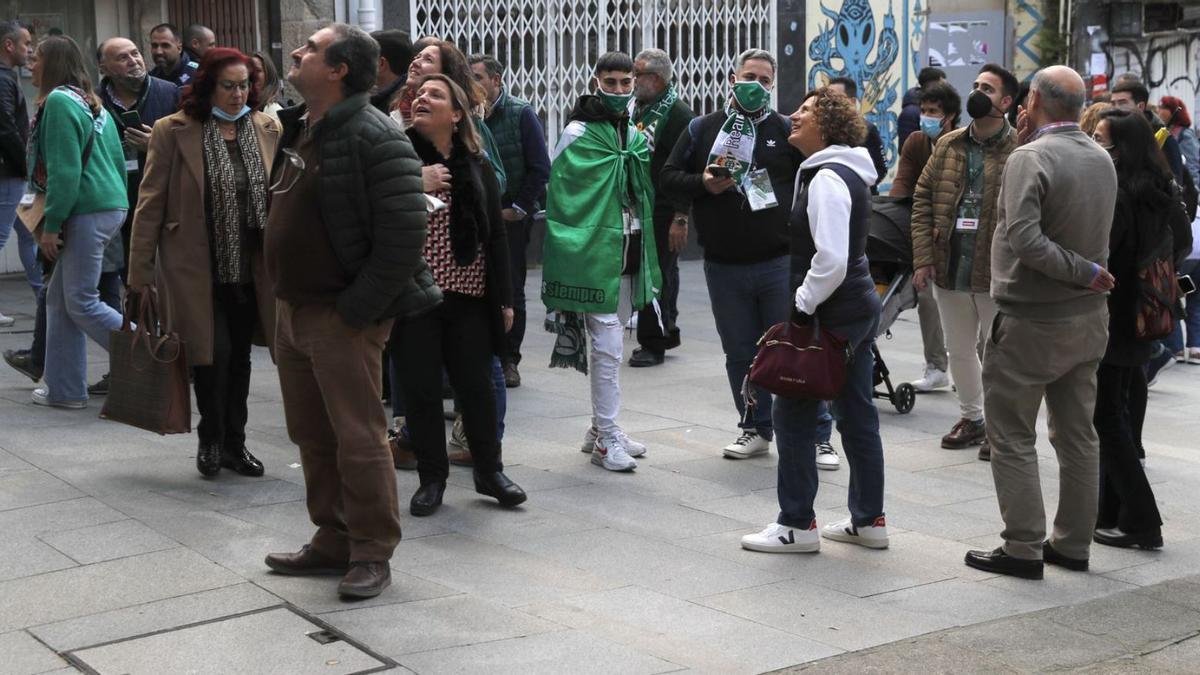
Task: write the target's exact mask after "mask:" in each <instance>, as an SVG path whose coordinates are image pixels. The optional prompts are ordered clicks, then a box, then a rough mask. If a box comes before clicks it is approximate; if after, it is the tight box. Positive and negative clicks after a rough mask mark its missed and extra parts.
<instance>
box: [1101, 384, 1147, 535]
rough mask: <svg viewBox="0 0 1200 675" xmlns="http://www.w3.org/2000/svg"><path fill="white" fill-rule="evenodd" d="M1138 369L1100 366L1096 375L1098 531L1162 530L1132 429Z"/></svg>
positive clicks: (1131, 531) (1141, 531)
mask: <svg viewBox="0 0 1200 675" xmlns="http://www.w3.org/2000/svg"><path fill="white" fill-rule="evenodd" d="M1144 377H1145V376H1144V374H1143V373H1142V369H1141V367H1140V366H1133V367H1123V366H1110V365H1105V364H1100V368H1099V369H1098V370H1097V371H1096V413H1095V415H1094V416H1093V419H1092V421H1093V422H1094V423H1095V425H1096V433H1097V434H1099V436H1100V510H1099V512H1098V513H1097V515H1096V527H1097V528H1104V529H1107V528H1111V527H1119V528H1121V530H1122V531H1124V532H1128V533H1135V534H1136V533H1143V532H1154V533H1157V532H1159V530H1160V528H1161V527H1162V517H1161V516H1160V515H1159V513H1158V505H1157V504H1155V502H1154V491H1153V490H1152V489H1151V488H1150V481H1149V480H1147V479H1146V471H1145V470H1144V469H1143V468H1142V464H1141V462H1139V461H1138V454H1137V447H1136V446H1135V445H1134V439H1133V430H1132V427H1131V426H1130V411H1129V393H1130V390H1131V389H1132V388H1133V387H1134V386H1135V382H1136V380H1138V379H1140V378H1144Z"/></svg>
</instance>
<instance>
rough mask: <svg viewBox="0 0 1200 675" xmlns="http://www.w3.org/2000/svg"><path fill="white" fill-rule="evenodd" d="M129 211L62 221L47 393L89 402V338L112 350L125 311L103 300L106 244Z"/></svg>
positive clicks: (49, 306)
mask: <svg viewBox="0 0 1200 675" xmlns="http://www.w3.org/2000/svg"><path fill="white" fill-rule="evenodd" d="M124 220H125V211H124V209H121V210H116V211H100V212H98V213H86V214H80V215H75V216H71V217H70V218H68V219H67V221H66V222H65V223H64V224H63V232H64V233H65V239H66V246H64V247H63V249H62V251H60V252H59V256H58V262H57V263H56V264H55V266H54V275H53V276H52V277H50V287H49V288H48V289H47V291H46V371H45V381H46V389H47V392H48V394H47V397H48V398H49V399H50V400H52V401H62V402H75V401H87V338H89V337H90V338H92V339H93V340H95V341H96V343H97V344H99V345H100V346H101V347H104V348H105V349H108V338H109V333H110V332H111V331H114V330H117V329H118V328H120V327H121V315H120V313H118V312H117V311H116V310H114V309H113V308H112V307H109V306H108V305H106V304H104V303H103V302H100V292H99V291H98V290H97V289H96V287H97V285H98V284H99V283H100V265H101V261H102V259H103V257H104V247H105V246H107V245H108V242H109V241H110V240H111V239H112V238H113V237H114V236H117V235H119V233H120V232H121V223H122V222H124Z"/></svg>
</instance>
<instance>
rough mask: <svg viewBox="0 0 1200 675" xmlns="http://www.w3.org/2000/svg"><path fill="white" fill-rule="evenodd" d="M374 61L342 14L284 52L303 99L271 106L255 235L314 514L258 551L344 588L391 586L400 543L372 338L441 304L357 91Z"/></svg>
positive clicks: (401, 186) (418, 194)
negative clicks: (286, 543)
mask: <svg viewBox="0 0 1200 675" xmlns="http://www.w3.org/2000/svg"><path fill="white" fill-rule="evenodd" d="M378 63H379V45H378V44H376V42H375V41H374V40H373V39H371V37H370V36H369V35H367V34H366V33H365V32H363V31H362V30H361V29H359V28H355V27H353V26H348V25H346V24H333V25H331V26H329V27H328V28H324V29H322V30H319V31H317V32H316V33H314V34H313V35H312V37H310V38H309V39H308V41H307V43H306V44H305V45H304V46H302V47H300V48H299V49H297V50H296V51H294V52H292V68H291V71H290V72H289V73H288V80H289V81H291V82H292V84H293V85H295V86H296V88H297V89H298V90H299V91H300V93H301V94H302V95H303V96H304V99H305V101H306V104H305V106H301V107H299V108H294V109H291V110H285V111H283V112H282V113H281V114H280V118H281V121H282V122H283V127H284V131H283V136H282V138H281V142H280V145H279V147H280V151H279V154H278V156H277V157H276V159H275V162H274V167H273V174H274V175H273V176H272V183H271V212H270V216H269V218H268V222H267V228H266V238H265V239H266V241H265V254H266V267H267V274H268V275H269V277H270V279H271V282H272V284H274V286H275V296H276V298H278V304H277V310H276V313H277V319H276V345H275V356H276V359H277V361H278V363H279V383H280V386H281V388H282V389H283V406H284V413H285V416H286V418H287V427H288V436H289V437H290V438H291V439H292V441H293V442H294V443H296V445H298V446H299V447H300V461H301V464H302V465H303V467H304V480H305V488H306V490H307V492H308V512H309V516H310V518H311V519H312V521H313V524H315V525H316V526H317V532H316V534H315V535H314V536H313V538H312V541H311V543H310V544H308V545H306V546H304V547H303V548H302V549H301V550H300V551H299V552H297V553H272V554H271V555H269V556H267V561H266V562H267V565H268V566H269V567H270V568H271V569H273V570H275V571H276V572H278V573H281V574H291V575H315V574H344V575H345V576H344V578H343V579H342V582H341V584H340V585H339V586H338V593H340V594H341V595H342V596H344V597H351V598H364V597H373V596H376V595H379V593H380V592H382V591H383V589H384V588H386V587H387V586H388V585H389V584H390V583H391V572H390V569H389V567H388V560H389V559H391V557H392V552H393V550H394V549H395V547H396V544H398V543H399V542H400V518H399V506H398V503H399V500H398V498H397V495H396V475H395V472H394V471H393V469H392V455H391V451H390V450H389V448H388V445H387V440H386V431H387V417H386V416H385V415H384V411H383V406H381V405H379V391H380V388H381V386H382V383H381V381H380V380H381V378H382V369H381V363H380V361H381V359H382V354H383V345H384V342H385V341H386V340H387V337H388V334H389V333H390V331H391V325H392V319H393V318H394V317H397V316H411V315H415V314H419V313H421V312H424V311H427V310H429V309H431V308H433V307H434V306H436V305H437V304H438V303H439V302H440V301H441V291H440V290H439V289H438V288H437V286H435V285H434V284H433V278H432V276H431V275H430V273H429V270H428V268H427V267H426V265H425V262H424V261H423V260H422V258H421V251H422V249H423V248H424V245H425V235H426V212H425V197H424V193H423V191H422V186H421V162H420V160H419V159H418V158H417V155H416V153H415V152H414V151H413V148H412V145H411V144H410V143H409V141H408V138H407V137H406V136H405V135H404V132H402V131H401V130H400V129H399V127H397V126H396V125H395V124H393V123H392V122H391V121H390V120H388V118H387V117H386V116H385V115H384V114H383V113H381V112H379V111H378V110H376V109H375V108H373V107H371V105H370V102H369V100H368V94H367V92H368V91H369V90H370V88H371V86H372V85H373V84H374V83H375V70H376V68H377V67H378Z"/></svg>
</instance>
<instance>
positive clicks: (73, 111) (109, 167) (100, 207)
mask: <svg viewBox="0 0 1200 675" xmlns="http://www.w3.org/2000/svg"><path fill="white" fill-rule="evenodd" d="M93 134H94V135H95V139H94V140H93V141H92V149H91V154H90V155H89V157H88V162H87V166H84V165H83V151H84V149H85V148H86V147H87V144H88V139H89V138H91V137H92V135H93ZM31 150H32V155H33V157H32V158H31V160H32V161H30V162H29V163H28V164H29V166H30V167H31V168H32V174H31V175H30V178H31V179H32V180H33V182H34V183H35V184H36V185H37V187H38V188H39V189H40V188H45V192H46V223H45V225H44V226H43V229H44V231H45V232H60V231H62V225H63V223H64V222H65V221H66V220H67V219H68V218H70V217H71V216H74V215H78V214H85V213H98V212H100V211H115V210H119V209H128V208H129V196H128V195H127V193H126V191H125V152H124V150H122V148H121V139H120V138H119V137H118V135H117V126H116V123H115V122H114V121H113V119H112V117H111V116H110V115H109V114H108V111H106V110H104V109H103V108H101V109H100V112H99V114H97V115H95V116H93V115H92V111H91V108H90V107H89V106H88V104H87V102H86V101H85V100H84V99H83V98H82V97H81V96H80V95H79V94H78V93H77V92H76V91H72V90H70V89H67V88H65V87H59V88H58V89H55V90H54V91H52V92H50V95H49V96H47V97H46V102H45V103H44V104H43V105H42V111H41V113H40V114H39V116H38V122H37V130H36V133H35V138H34V141H33V143H32V144H31Z"/></svg>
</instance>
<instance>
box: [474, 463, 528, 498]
mask: <svg viewBox="0 0 1200 675" xmlns="http://www.w3.org/2000/svg"><path fill="white" fill-rule="evenodd" d="M475 491H476V492H478V493H479V494H481V495H487V496H488V497H495V498H496V501H498V502H500V505H501V506H516V505H517V504H520V503H522V502H524V501H525V499H526V496H525V491H524V490H522V489H521V487H520V486H519V485H517V484H516V483H514V482H512V480H511V479H509V477H508V476H505V475H504V472H503V471H491V472H482V471H476V472H475Z"/></svg>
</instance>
